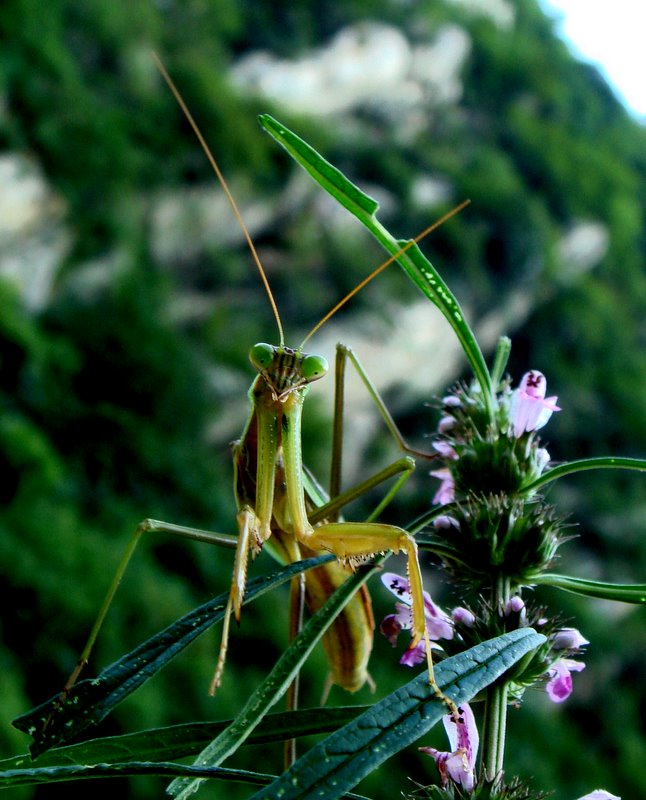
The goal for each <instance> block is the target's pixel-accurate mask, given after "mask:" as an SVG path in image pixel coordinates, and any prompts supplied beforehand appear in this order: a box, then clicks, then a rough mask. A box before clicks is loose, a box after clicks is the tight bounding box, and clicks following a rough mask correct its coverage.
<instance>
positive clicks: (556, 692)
mask: <svg viewBox="0 0 646 800" xmlns="http://www.w3.org/2000/svg"><path fill="white" fill-rule="evenodd" d="M582 669H585V664H584V663H583V662H582V661H574V660H573V659H571V658H559V659H558V660H557V661H555V662H554V663H553V664H552V666H551V667H550V668H549V669H548V670H547V674H548V675H549V677H550V679H549V681H548V682H547V686H546V687H545V691H546V692H547V694H548V695H549V698H550V700H551V701H552V702H553V703H562V702H563V701H564V700H567V699H568V697H569V696H570V695H571V694H572V675H571V674H570V673H572V672H581V670H582Z"/></svg>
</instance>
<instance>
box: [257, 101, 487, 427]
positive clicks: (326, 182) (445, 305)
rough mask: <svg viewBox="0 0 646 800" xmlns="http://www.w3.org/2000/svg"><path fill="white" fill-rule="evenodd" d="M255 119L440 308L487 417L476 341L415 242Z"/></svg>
mask: <svg viewBox="0 0 646 800" xmlns="http://www.w3.org/2000/svg"><path fill="white" fill-rule="evenodd" d="M259 121H260V124H261V125H262V127H263V128H264V129H265V130H266V131H267V133H269V134H270V135H271V136H273V138H274V139H276V141H277V142H278V143H279V144H280V145H282V147H284V148H285V150H287V152H288V153H289V154H290V156H292V158H293V159H294V160H295V161H297V162H298V163H299V164H300V165H301V166H302V167H303V169H305V170H306V172H308V173H309V174H310V175H311V176H312V177H313V178H314V180H315V181H316V182H317V183H318V184H319V185H320V186H322V187H323V188H324V189H325V190H326V191H327V192H329V194H331V195H332V197H334V199H335V200H337V201H338V202H339V203H341V205H342V206H344V207H345V208H347V209H348V211H349V212H350V213H351V214H352V215H353V216H355V217H356V218H357V219H358V220H359V222H361V223H362V225H364V226H365V227H366V228H367V229H368V230H369V231H370V233H371V234H372V235H373V236H374V237H375V238H376V239H377V241H378V242H379V243H380V244H381V245H382V246H383V247H384V248H385V249H386V250H387V251H388V252H389V253H390V254H391V255H393V256H397V258H396V260H397V263H398V264H399V265H400V266H401V267H402V269H403V270H404V272H406V274H407V275H408V277H409V278H410V279H411V280H412V281H413V283H414V284H415V285H416V286H417V287H418V289H420V290H421V291H422V292H423V293H424V295H425V296H426V297H428V298H429V300H431V301H432V302H433V303H434V304H435V305H436V306H437V307H438V308H439V310H440V311H441V312H442V314H443V315H444V316H445V318H446V319H447V320H448V322H449V324H450V325H451V327H452V328H453V330H454V331H455V333H456V335H457V337H458V339H459V341H460V343H461V345H462V347H463V349H464V352H465V355H466V357H467V359H468V360H469V364H470V365H471V368H472V369H473V372H474V375H475V376H476V379H477V380H478V383H479V384H480V387H481V389H482V393H483V397H484V402H485V405H486V407H487V410H488V412H489V415H490V416H493V389H492V385H491V378H490V375H489V371H488V369H487V365H486V362H485V360H484V356H483V355H482V351H481V350H480V345H479V344H478V342H477V341H476V338H475V336H474V335H473V331H472V330H471V328H470V327H469V325H468V323H467V322H466V320H465V318H464V315H463V313H462V310H461V309H460V305H459V303H458V301H457V300H456V298H455V297H454V295H453V293H452V292H451V290H450V289H449V287H448V286H447V285H446V283H445V282H444V280H443V279H442V277H441V276H440V274H439V273H438V272H437V270H436V269H435V267H434V266H433V265H432V264H431V262H430V261H429V260H428V259H427V258H426V257H425V256H424V255H423V254H422V252H421V250H420V249H419V248H418V247H417V245H411V242H410V241H408V240H397V239H395V238H394V237H393V236H392V235H391V234H390V233H389V232H388V231H387V230H386V229H385V228H384V226H383V225H382V224H381V223H380V222H379V221H378V220H377V216H376V215H377V211H378V209H379V204H378V203H377V201H376V200H374V199H373V198H372V197H369V196H368V195H367V194H365V193H364V192H362V191H361V190H360V189H359V188H358V187H357V186H355V185H354V184H353V183H352V182H351V181H350V180H348V178H346V177H345V175H343V173H342V172H340V171H339V170H338V169H337V168H336V167H334V166H333V165H332V164H330V163H329V161H326V159H324V158H323V156H321V155H320V154H319V153H317V152H316V150H314V148H313V147H311V146H310V145H309V144H307V142H304V141H303V140H302V139H301V138H300V137H299V136H297V135H296V134H295V133H293V132H292V131H290V130H289V129H288V128H287V127H286V126H285V125H283V124H282V123H280V122H278V120H276V119H274V118H273V117H271V116H270V115H269V114H261V115H260V117H259ZM402 248H406V251H405V252H402Z"/></svg>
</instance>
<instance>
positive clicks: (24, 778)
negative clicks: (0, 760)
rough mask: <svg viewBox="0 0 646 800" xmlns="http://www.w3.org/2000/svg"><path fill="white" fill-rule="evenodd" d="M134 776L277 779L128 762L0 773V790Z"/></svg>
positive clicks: (234, 771)
mask: <svg viewBox="0 0 646 800" xmlns="http://www.w3.org/2000/svg"><path fill="white" fill-rule="evenodd" d="M134 775H162V776H163V775H168V776H172V775H191V776H195V775H200V776H206V777H207V778H219V779H220V780H227V781H238V782H243V783H252V784H256V785H258V784H260V785H262V786H265V785H267V784H268V783H270V782H271V781H272V780H273V779H274V777H275V776H274V775H265V774H262V773H257V772H247V771H245V770H237V769H223V768H221V767H194V766H191V765H187V764H175V763H174V762H163V761H162V762H149V761H127V762H125V763H117V764H93V765H91V766H84V765H80V764H79V765H76V764H66V765H64V766H58V767H32V768H30V769H22V770H8V771H7V772H4V773H0V788H8V787H15V786H25V785H29V784H40V783H47V784H50V783H57V782H60V781H74V780H82V779H87V778H93V779H95V780H96V778H124V777H129V776H134Z"/></svg>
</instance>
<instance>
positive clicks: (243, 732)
mask: <svg viewBox="0 0 646 800" xmlns="http://www.w3.org/2000/svg"><path fill="white" fill-rule="evenodd" d="M383 560H384V557H383V556H381V557H379V558H378V559H377V560H376V561H375V562H374V563H373V564H372V565H371V566H370V567H367V568H364V569H362V570H359V571H357V572H355V574H354V575H352V576H351V577H350V578H348V580H347V581H345V582H344V583H343V584H341V586H339V588H338V589H337V590H336V591H335V592H334V594H332V595H331V596H330V598H329V599H328V600H327V601H326V602H325V604H324V605H323V606H322V607H321V608H320V609H319V610H318V611H317V612H316V614H314V615H313V616H312V617H311V618H310V619H309V620H308V621H307V624H306V625H305V626H304V628H303V629H302V630H301V631H300V633H299V634H298V636H296V638H295V639H294V641H293V642H292V643H291V645H290V646H289V647H288V649H287V650H286V651H285V652H284V653H283V654H282V656H281V657H280V658H279V659H278V661H277V662H276V664H275V666H274V668H273V669H272V671H271V672H270V673H269V675H268V676H267V677H266V678H265V680H264V681H263V682H262V683H261V684H260V686H259V687H258V688H257V689H256V690H255V691H254V692H253V694H252V695H251V696H250V697H249V699H248V700H247V702H246V703H245V705H244V707H243V708H242V710H241V711H240V713H239V714H238V716H237V717H236V719H235V720H234V721H233V722H232V723H231V725H230V726H229V727H228V728H227V729H226V730H224V731H222V733H221V734H220V735H219V736H218V737H216V738H215V739H214V740H213V741H212V742H211V743H210V744H209V745H208V746H207V747H205V748H204V750H203V751H202V752H201V753H200V755H199V756H198V757H197V759H196V760H195V762H194V763H195V765H196V766H218V765H219V764H221V763H222V762H223V761H224V759H225V758H227V756H229V755H231V753H233V752H235V750H236V749H237V748H238V747H239V746H240V745H241V744H242V743H243V742H244V741H245V739H247V738H248V736H249V735H250V734H251V732H252V731H253V730H254V728H255V727H256V726H257V725H258V724H259V723H260V721H261V720H262V718H263V717H264V716H265V714H266V713H267V712H268V711H269V709H270V708H271V707H272V706H273V705H274V703H276V702H277V701H278V700H279V699H280V698H281V697H282V696H283V694H284V693H285V692H286V691H287V689H288V687H289V685H290V684H291V682H292V680H293V679H294V677H295V676H296V674H297V673H298V670H299V669H300V667H301V665H302V664H303V662H304V661H305V659H306V658H307V657H308V655H309V654H310V653H311V652H312V650H313V648H314V646H315V645H316V643H317V642H318V641H319V640H320V639H321V637H322V636H323V634H324V633H325V631H326V630H327V629H328V628H329V626H330V625H331V624H332V622H333V621H334V619H335V617H336V616H337V615H338V613H339V612H340V611H341V610H342V609H343V607H344V606H345V605H346V604H347V603H348V602H349V600H350V599H351V598H352V597H353V595H354V594H355V592H356V591H357V590H358V589H359V587H360V586H361V585H362V584H363V583H365V581H366V580H368V578H369V576H370V575H372V573H373V572H374V571H375V570H377V569H378V568H379V566H380V565H381V563H382V562H383ZM202 780H204V779H203V778H193V779H190V778H177V779H176V780H174V781H173V782H172V783H171V784H170V786H169V787H168V792H169V794H171V795H172V796H173V797H175V798H176V800H186V798H187V797H189V796H190V795H191V794H192V793H193V792H194V791H195V790H196V789H197V787H198V786H199V784H200V783H201V782H202Z"/></svg>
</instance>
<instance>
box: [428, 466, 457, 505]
mask: <svg viewBox="0 0 646 800" xmlns="http://www.w3.org/2000/svg"><path fill="white" fill-rule="evenodd" d="M431 475H432V476H433V477H434V478H439V480H441V481H442V483H441V484H440V488H439V489H438V490H437V492H436V493H435V497H434V498H433V502H434V503H437V504H438V505H441V506H445V505H446V504H447V503H452V502H453V498H454V497H455V484H454V482H453V475H452V474H451V470H450V469H448V467H443V468H442V469H436V470H433V472H431Z"/></svg>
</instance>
